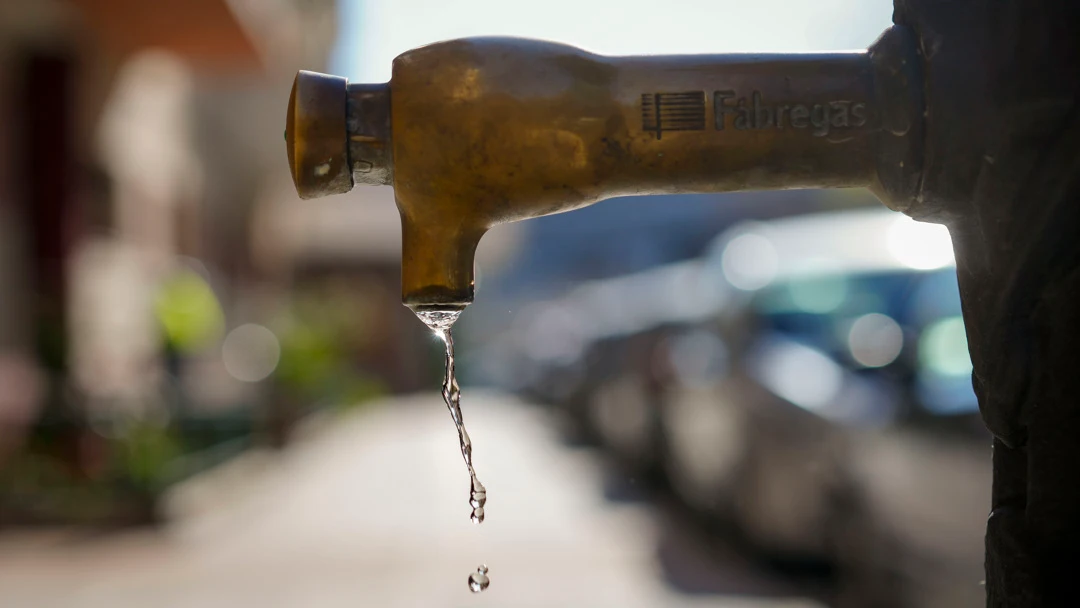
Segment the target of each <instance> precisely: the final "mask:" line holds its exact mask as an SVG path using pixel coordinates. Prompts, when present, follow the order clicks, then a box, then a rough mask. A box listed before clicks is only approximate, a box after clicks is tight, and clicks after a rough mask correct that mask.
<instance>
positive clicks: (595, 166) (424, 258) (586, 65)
mask: <svg viewBox="0 0 1080 608" xmlns="http://www.w3.org/2000/svg"><path fill="white" fill-rule="evenodd" d="M887 59H888V58H882V57H876V58H874V59H872V57H871V54H870V53H869V52H851V53H830V54H800V55H702V56H655V57H603V56H598V55H594V54H590V53H587V52H585V51H582V50H580V49H576V48H573V47H569V46H565V45H560V44H552V43H546V42H540V41H534V40H521V39H506V38H477V39H465V40H454V41H449V42H443V43H439V44H434V45H431V46H427V47H423V48H420V49H416V50H413V51H410V52H407V53H405V54H403V55H401V56H399V57H398V58H397V59H396V60H395V61H394V66H393V77H392V79H391V81H390V84H389V95H387V96H382V97H377V99H376V98H372V99H376V101H371V102H369V112H366V113H363V115H357V116H353V115H352V114H350V121H349V123H350V131H349V136H350V138H352V139H353V140H357V139H359V140H361V141H365V142H368V144H370V145H373V146H375V147H374V148H370V149H369V150H367V151H365V152H358V154H367V155H368V157H369V158H366V159H350V160H351V162H353V163H354V164H353V165H352V172H353V173H352V174H353V176H357V175H358V173H357V165H356V162H357V161H360V160H362V161H363V164H362V165H361V167H362V168H364V169H365V170H368V171H370V170H371V169H376V170H379V171H383V173H380V174H379V175H380V176H381V175H385V176H387V177H386V178H387V181H389V182H390V183H392V184H393V186H394V190H395V195H396V198H397V204H398V207H399V210H400V212H401V218H402V230H403V236H404V245H403V251H402V297H403V300H404V302H405V303H406V304H408V305H410V306H413V307H417V306H426V305H446V304H456V305H462V306H463V305H465V304H467V303H469V302H470V301H472V297H473V255H474V251H475V249H476V245H477V244H478V242H479V240H480V238H481V237H482V236H483V234H484V233H485V232H486V231H487V230H488V229H489V228H490V227H491V226H493V225H495V224H498V223H501V222H509V221H514V220H520V219H525V218H530V217H537V216H541V215H546V214H550V213H556V212H560V211H567V210H570V209H575V208H578V207H582V206H585V205H588V204H591V203H593V202H596V201H598V200H601V199H604V198H609V197H612V196H618V195H627V194H652V193H680V192H720V191H733V190H749V189H767V188H800V187H840V186H880V184H881V183H882V182H883V181H889V180H881V179H879V176H878V174H879V172H880V169H881V168H880V167H879V166H878V162H877V159H878V157H879V150H878V148H879V147H880V146H881V145H882V139H883V138H891V139H892V140H895V139H896V138H897V137H899V138H901V139H902V138H904V136H905V135H906V134H907V131H908V130H910V129H909V127H910V125H908V126H906V127H903V128H901V127H896V126H895V125H898V124H902V123H904V119H905V117H906V116H908V114H911V112H908V113H907V114H905V112H906V109H905V108H904V107H900V108H898V107H895V104H893V106H890V107H889V113H888V115H887V116H888V118H889V120H888V121H887V122H888V125H887V126H888V129H883V128H882V126H883V120H882V112H881V110H880V109H881V107H882V105H883V104H882V103H881V102H880V101H879V100H878V99H877V98H876V96H875V95H876V94H877V92H879V91H892V90H894V89H896V88H897V86H896V85H895V84H893V83H891V82H890V83H887V84H888V86H886V85H884V84H883V83H882V80H890V79H893V78H894V77H893V76H892V74H895V73H896V72H897V70H896V69H895V66H894V65H893V63H891V62H889V61H887ZM883 66H884V67H883ZM355 86H357V85H350V87H349V91H350V96H351V95H353V87H355ZM364 86H369V85H364ZM380 102H381V103H386V104H388V107H385V106H377V104H378V103H380ZM372 104H376V106H374V107H373V106H372ZM387 115H388V116H389V124H386V119H385V117H386V116H387ZM898 117H899V118H898ZM357 129H362V130H363V131H364V132H363V133H358V132H357ZM345 136H346V134H345V133H340V134H339V135H338V137H339V140H340V141H344V140H345ZM386 140H389V142H390V148H391V151H390V153H389V154H385V153H383V154H376V153H374V152H372V150H374V151H376V152H378V151H380V150H382V148H379V146H381V145H382V143H381V142H384V141H386ZM901 143H903V142H901ZM904 145H907V144H903V145H902V146H900V148H897V142H896V141H891V142H890V144H889V146H890V149H893V150H896V149H899V150H900V152H901V153H900V154H898V155H897V154H894V155H893V156H897V157H898V158H906V156H904V154H902V152H905V151H906V150H907V148H905V147H903V146H904ZM351 149H355V146H354V147H353V148H351ZM376 157H377V159H376ZM300 160H301V159H300V157H299V156H297V157H295V158H292V157H291V161H292V162H293V174H294V176H295V175H301V174H303V173H304V172H305V170H306V169H305V168H304V167H298V163H299V162H300ZM898 162H899V161H898ZM382 164H385V165H386V166H382ZM369 165H370V167H369ZM891 169H892V168H891V167H890V170H891ZM892 181H896V180H892ZM297 183H298V187H299V183H300V182H299V181H298V182H297ZM879 190H880V188H879Z"/></svg>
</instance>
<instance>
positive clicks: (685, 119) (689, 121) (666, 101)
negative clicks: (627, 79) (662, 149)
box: [641, 91, 706, 139]
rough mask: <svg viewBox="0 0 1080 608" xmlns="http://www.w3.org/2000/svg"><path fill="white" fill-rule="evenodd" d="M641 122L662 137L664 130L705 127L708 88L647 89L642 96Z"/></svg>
mask: <svg viewBox="0 0 1080 608" xmlns="http://www.w3.org/2000/svg"><path fill="white" fill-rule="evenodd" d="M641 123H642V128H643V129H644V130H645V131H651V132H653V133H656V139H660V137H661V135H662V134H663V133H664V132H665V131H704V130H705V123H706V120H705V91H686V92H684V93H645V94H643V95H642V96H641Z"/></svg>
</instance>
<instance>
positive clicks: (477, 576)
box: [469, 564, 491, 593]
mask: <svg viewBox="0 0 1080 608" xmlns="http://www.w3.org/2000/svg"><path fill="white" fill-rule="evenodd" d="M487 571H488V568H487V566H486V565H483V564H481V565H480V567H479V568H477V569H476V572H473V573H472V574H470V575H469V590H471V591H472V592H473V593H480V592H481V591H483V590H484V589H487V588H488V585H490V584H491V579H490V578H488V575H487Z"/></svg>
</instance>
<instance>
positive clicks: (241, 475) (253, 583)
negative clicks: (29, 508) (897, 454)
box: [0, 389, 821, 608]
mask: <svg viewBox="0 0 1080 608" xmlns="http://www.w3.org/2000/svg"><path fill="white" fill-rule="evenodd" d="M462 408H463V413H464V417H465V423H466V426H467V427H468V429H469V432H470V434H471V436H472V439H473V444H474V458H475V463H476V469H477V474H478V476H479V477H480V479H481V480H482V481H483V483H484V484H485V485H486V486H487V489H488V503H487V510H486V511H487V513H486V515H487V519H486V521H485V522H484V523H483V524H482V525H480V526H476V525H474V524H472V523H471V522H470V521H469V512H470V508H469V505H468V490H469V484H468V474H467V473H466V471H465V467H464V465H463V463H462V461H461V454H460V452H459V451H458V446H457V438H456V435H455V433H454V427H453V424H452V422H451V420H450V417H449V414H448V413H447V412H446V408H445V407H444V406H443V404H442V401H441V399H440V397H439V396H438V395H437V394H436V393H430V394H423V395H415V396H410V397H407V398H400V399H394V400H387V401H384V402H380V403H377V404H374V405H372V406H370V407H365V408H364V409H363V410H361V411H359V412H356V413H353V414H349V415H345V416H340V415H338V416H336V417H333V418H331V417H325V418H318V419H314V420H312V421H311V422H310V423H308V424H307V425H306V426H305V427H304V428H303V429H302V432H301V433H300V436H299V438H298V440H297V441H296V442H295V443H294V444H293V445H292V446H290V447H289V448H288V449H287V450H285V451H282V452H276V453H269V452H261V451H253V452H250V453H248V454H245V455H243V456H241V457H240V458H237V459H235V460H233V461H231V462H229V463H227V464H225V465H223V466H221V467H219V468H217V469H215V470H213V471H210V472H207V473H205V474H202V475H200V476H198V477H196V478H193V479H191V480H189V481H187V482H185V483H183V484H181V485H179V486H177V487H176V488H175V489H174V490H173V491H172V492H171V493H170V495H169V496H168V497H167V501H166V506H167V511H168V515H169V523H168V524H167V525H165V526H164V527H163V528H162V529H160V530H154V531H145V530H143V531H132V532H124V533H116V534H109V535H89V536H88V535H86V534H85V533H84V534H78V533H75V532H70V531H64V530H49V531H40V530H39V531H33V532H20V533H8V534H6V535H4V536H2V537H0V606H3V607H8V606H17V607H19V608H22V607H33V608H60V607H63V608H129V607H140V608H141V607H147V606H154V607H155V608H181V607H184V608H187V607H192V608H194V607H198V608H219V607H220V608H238V607H246V606H258V607H260V608H278V607H281V608H293V607H299V608H339V607H341V608H344V607H350V608H352V607H361V606H379V607H425V608H439V607H465V606H478V607H482V606H492V607H493V606H511V607H522V608H526V607H550V606H581V607H590V608H592V607H596V608H603V607H612V608H615V607H617V608H660V607H676V608H678V607H684V606H685V607H695V608H705V607H710V608H711V607H716V608H820V607H821V604H819V603H815V602H813V601H811V600H808V599H801V598H799V597H793V595H795V594H796V593H795V591H793V590H790V589H789V588H788V587H787V586H786V585H785V584H784V582H783V581H781V580H777V579H774V578H771V577H770V576H769V575H767V574H763V573H761V572H759V571H757V570H755V569H754V567H753V566H752V565H750V564H749V562H747V561H745V560H742V559H740V558H739V557H738V556H737V555H735V554H728V555H721V556H719V557H718V556H717V554H716V553H715V552H713V551H704V550H702V549H701V546H699V543H698V540H699V539H697V538H696V534H695V533H694V532H693V531H692V530H689V531H688V530H687V529H686V528H683V527H680V526H679V525H677V524H678V522H674V525H673V522H672V521H671V519H670V517H669V516H667V515H665V514H664V512H663V510H662V509H658V508H656V507H655V506H654V505H651V504H649V503H648V502H625V501H612V500H609V499H607V498H605V496H604V491H603V488H604V485H605V479H606V475H607V473H606V472H605V467H604V465H603V463H602V461H601V460H600V458H599V457H598V455H597V454H596V453H595V452H594V451H591V450H586V449H581V448H573V447H569V446H567V445H566V444H565V443H563V442H562V441H560V439H559V437H558V434H557V433H556V432H555V431H554V429H553V427H552V425H551V424H550V421H549V420H548V417H547V415H546V414H545V412H544V411H543V410H542V409H539V408H534V407H529V406H527V405H526V404H523V403H521V402H520V401H518V400H517V399H515V398H513V397H510V396H506V395H502V394H499V393H481V392H473V391H469V390H468V389H466V392H465V394H464V398H463V402H462ZM481 564H486V565H487V566H488V568H489V576H490V577H491V586H490V587H489V588H488V590H487V591H485V592H484V593H481V594H476V595H474V594H472V593H470V591H469V589H468V586H467V578H468V575H469V574H470V573H471V572H473V571H475V570H476V568H477V567H478V566H479V565H481ZM673 568H674V569H675V570H677V571H676V572H672V569H673ZM673 574H674V576H673ZM680 574H685V575H686V576H685V577H681V576H679V575H680ZM680 578H686V579H693V580H697V581H698V582H702V581H704V582H705V583H708V584H705V585H700V584H699V585H694V586H693V587H694V589H692V590H691V591H690V592H688V591H687V588H686V587H685V586H684V585H680V584H678V582H677V581H678V580H680Z"/></svg>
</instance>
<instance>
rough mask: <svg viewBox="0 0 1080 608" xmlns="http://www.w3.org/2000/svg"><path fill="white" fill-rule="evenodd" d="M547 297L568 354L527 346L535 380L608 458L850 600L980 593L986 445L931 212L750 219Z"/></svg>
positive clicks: (970, 597)
mask: <svg viewBox="0 0 1080 608" xmlns="http://www.w3.org/2000/svg"><path fill="white" fill-rule="evenodd" d="M546 306H547V310H558V311H561V312H560V315H561V316H563V317H566V318H568V319H577V321H575V322H574V323H573V325H574V327H575V328H576V329H575V330H574V332H573V348H570V349H568V350H567V352H563V353H562V356H561V357H558V358H555V359H551V358H548V359H545V358H543V357H539V360H538V361H534V365H533V368H532V372H531V374H526V376H529V375H531V376H533V377H537V378H542V380H541V381H540V382H538V383H536V384H535V385H534V386H533V387H532V388H533V391H532V392H533V394H534V395H535V396H538V397H540V398H544V399H547V400H549V401H552V402H554V403H557V404H558V405H559V406H560V407H562V408H563V409H565V410H566V411H568V412H569V413H571V414H572V417H573V418H575V419H577V420H578V421H580V422H581V423H582V425H583V427H584V428H586V429H588V431H589V432H590V433H591V434H592V435H594V436H595V437H596V438H597V440H598V441H599V442H600V443H601V444H602V445H604V446H605V448H607V449H609V450H610V451H611V452H612V454H613V455H615V456H616V457H617V458H618V459H619V460H621V461H622V462H623V463H625V464H628V465H630V466H632V467H635V468H636V469H637V470H638V471H641V472H652V473H656V474H658V475H660V476H662V478H663V479H664V481H665V482H667V483H668V484H669V485H670V486H671V487H672V489H673V490H674V492H675V493H676V494H677V495H678V496H679V497H680V498H681V499H682V500H683V501H684V502H685V503H686V504H688V505H689V506H690V507H692V508H693V509H695V510H697V511H698V512H700V513H701V514H702V515H704V516H706V517H708V518H711V519H712V520H713V521H717V522H725V523H726V524H729V525H731V526H733V527H734V528H735V529H737V530H738V531H739V532H740V534H742V535H743V536H744V537H745V538H747V539H748V540H749V541H750V542H751V543H752V544H753V545H755V546H756V547H757V548H759V549H760V550H762V551H763V552H764V553H766V554H768V555H770V556H774V557H782V558H795V559H813V560H825V561H827V562H829V563H833V564H835V565H837V566H838V570H839V572H840V575H841V577H845V580H847V581H848V582H850V585H848V588H849V590H850V593H851V594H852V596H853V599H852V600H851V601H852V602H854V605H875V606H878V605H898V606H919V607H920V608H924V607H934V606H950V607H952V606H967V605H977V604H978V603H979V602H980V601H981V599H979V598H981V597H982V589H981V587H980V584H979V581H980V580H981V577H982V574H981V566H982V552H981V549H982V532H983V525H984V524H983V518H982V517H979V515H978V514H979V513H982V512H983V511H984V505H985V504H986V499H987V497H988V495H989V491H990V466H989V456H990V440H989V435H988V434H987V432H986V431H985V430H984V428H983V426H982V424H981V422H980V421H979V419H978V414H977V402H976V399H975V395H974V393H973V391H972V388H971V380H970V374H971V362H970V360H969V358H968V352H967V342H966V337H965V330H964V325H963V320H962V318H961V311H960V299H959V293H958V288H957V283H956V276H955V267H954V262H953V259H952V247H951V242H950V240H949V236H948V233H947V232H946V231H945V229H944V228H942V227H940V226H934V225H929V224H920V223H917V222H915V221H913V220H911V219H909V218H907V217H905V216H903V215H900V214H895V213H892V212H889V211H886V210H878V209H874V210H859V211H847V212H842V213H829V214H815V215H812V216H802V217H794V218H787V219H782V220H775V221H771V222H765V223H747V224H743V225H740V226H737V227H736V228H734V229H732V230H731V231H729V232H727V233H725V234H724V235H723V236H721V237H720V238H719V239H718V240H717V242H716V244H715V246H714V247H712V248H711V251H710V253H709V254H707V255H706V256H705V257H704V258H703V259H701V260H697V261H694V262H687V263H681V264H678V265H673V266H669V267H664V268H659V269H655V270H652V271H649V272H647V273H641V274H638V275H633V276H630V277H623V278H619V279H615V280H609V281H603V282H597V283H593V284H587V285H583V286H581V287H580V288H579V289H578V290H577V291H576V292H574V293H571V294H569V295H568V296H567V297H566V298H564V299H563V300H560V301H558V302H553V303H549V304H547V305H546ZM534 320H535V321H536V325H537V329H535V330H534V333H539V332H540V331H541V329H540V328H542V327H543V326H542V324H541V323H540V320H539V319H537V318H536V317H534ZM547 337H548V339H549V341H551V342H553V343H559V344H562V345H564V346H565V345H566V344H567V343H568V342H566V338H567V336H566V335H562V334H559V333H558V332H557V331H556V332H555V333H551V334H548V335H547ZM552 350H558V349H552ZM553 387H559V390H558V391H554V392H553V391H552V389H553Z"/></svg>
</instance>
